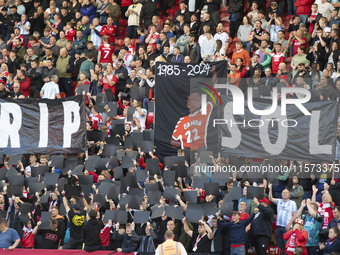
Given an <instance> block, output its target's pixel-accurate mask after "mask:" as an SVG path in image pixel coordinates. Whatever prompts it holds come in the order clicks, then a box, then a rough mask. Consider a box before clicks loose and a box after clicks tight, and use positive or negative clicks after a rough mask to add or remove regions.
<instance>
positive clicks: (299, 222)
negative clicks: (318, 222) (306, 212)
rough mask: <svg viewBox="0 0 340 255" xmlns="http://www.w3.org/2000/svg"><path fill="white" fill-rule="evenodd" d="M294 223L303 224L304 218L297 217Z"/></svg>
mask: <svg viewBox="0 0 340 255" xmlns="http://www.w3.org/2000/svg"><path fill="white" fill-rule="evenodd" d="M294 224H300V225H302V226H303V219H296V220H295V221H294Z"/></svg>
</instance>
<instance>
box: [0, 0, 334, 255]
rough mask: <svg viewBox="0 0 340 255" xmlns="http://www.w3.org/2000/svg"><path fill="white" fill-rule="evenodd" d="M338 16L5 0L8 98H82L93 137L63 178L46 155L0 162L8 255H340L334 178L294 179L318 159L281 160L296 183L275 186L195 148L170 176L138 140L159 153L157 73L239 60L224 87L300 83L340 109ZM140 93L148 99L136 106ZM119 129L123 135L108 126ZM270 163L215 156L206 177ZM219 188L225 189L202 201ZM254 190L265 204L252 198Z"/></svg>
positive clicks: (189, 3)
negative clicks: (16, 254)
mask: <svg viewBox="0 0 340 255" xmlns="http://www.w3.org/2000/svg"><path fill="white" fill-rule="evenodd" d="M339 7H340V2H339V1H338V0H332V1H330V2H328V1H327V0H321V1H320V0H316V1H315V2H314V1H313V0H295V1H294V0H277V1H272V0H267V1H262V0H254V1H252V2H250V1H248V0H246V1H241V0H230V1H228V3H226V1H221V0H204V1H202V0H181V1H180V2H178V1H174V0H169V1H165V0H163V1H162V0H159V1H152V0H146V1H144V0H121V1H117V0H72V1H66V0H65V1H63V0H50V1H47V0H33V1H32V0H28V1H21V0H14V1H13V0H9V1H7V0H0V50H1V51H0V65H1V72H0V98H2V99H4V98H8V97H10V98H14V99H18V100H20V99H23V98H46V99H56V98H65V97H70V96H73V95H75V94H85V97H86V105H87V117H88V121H87V123H86V129H87V131H88V132H90V133H88V134H91V138H90V136H88V144H87V147H88V150H87V152H86V153H80V154H78V155H63V157H62V159H61V160H60V158H59V163H60V162H61V166H60V164H56V163H55V162H56V161H57V160H56V161H55V160H54V159H53V156H50V155H20V157H19V158H17V157H14V156H13V157H9V156H4V159H3V167H2V168H1V169H0V177H1V180H2V182H1V184H2V185H0V190H1V194H0V216H1V222H0V248H8V249H10V250H12V249H16V248H24V249H33V248H37V249H84V250H86V251H95V250H108V251H117V252H123V253H130V252H134V251H135V252H137V251H138V252H151V253H152V252H155V253H156V254H186V253H206V254H213V255H219V254H221V255H222V254H231V255H236V254H237V255H239V254H245V253H247V254H259V255H260V254H267V249H269V248H273V249H272V250H268V251H269V252H271V253H276V254H279V253H280V254H282V255H283V254H288V255H291V254H308V255H316V254H339V253H340V234H339V232H340V207H339V205H340V195H339V194H340V193H339V190H340V182H339V178H340V177H339V176H337V175H336V171H335V167H332V165H331V164H328V163H324V165H323V166H322V167H323V168H325V169H328V170H329V171H328V174H327V173H319V172H315V173H311V174H310V175H308V176H302V175H301V176H299V174H298V173H295V172H293V171H290V170H291V169H293V168H294V166H296V165H298V164H299V165H300V166H304V165H308V163H309V162H295V161H294V162H293V161H286V160H277V161H275V162H272V161H271V162H270V163H272V164H277V165H280V166H283V169H284V171H282V172H281V173H280V175H279V177H278V178H277V179H276V180H270V181H269V179H268V178H266V176H264V177H263V178H262V177H261V178H259V177H258V176H242V175H237V174H231V173H230V174H229V175H226V174H225V175H223V176H221V175H216V176H214V174H208V173H198V172H195V171H194V170H193V167H194V166H195V164H199V163H200V158H198V159H197V158H196V159H197V162H196V163H194V162H191V161H190V160H189V159H188V155H187V153H186V151H185V150H183V149H180V148H179V149H178V156H176V157H169V158H168V160H166V158H165V160H164V162H163V163H161V162H159V159H158V157H157V156H156V153H155V151H154V149H153V148H151V149H148V150H147V149H145V148H148V146H145V147H144V146H136V144H135V143H132V142H131V139H130V138H131V137H132V138H133V131H142V132H143V135H144V134H145V136H144V140H147V141H152V131H153V128H154V124H153V109H152V107H151V106H152V105H153V102H154V101H155V100H157V98H155V96H154V95H155V94H154V90H155V63H156V62H169V63H186V64H199V63H200V62H202V61H203V62H214V61H228V63H229V64H228V77H226V78H228V82H229V83H231V84H234V85H235V86H238V87H240V88H241V89H242V90H243V91H244V92H246V89H247V87H259V88H260V87H261V88H262V87H269V88H274V87H282V86H293V87H301V88H305V89H308V90H310V91H311V92H312V100H315V101H322V100H338V99H339V97H340V61H339V60H340V30H339V29H340V28H339V25H340V17H339V16H338V11H339ZM136 87H137V88H144V89H143V90H141V89H138V91H139V94H138V95H136V94H135V92H136V89H135V88H136ZM141 91H142V92H143V93H141ZM111 92H112V93H111ZM102 93H105V94H110V95H111V96H112V97H113V98H114V100H115V101H116V102H117V105H118V107H117V114H116V113H115V114H114V116H112V114H110V111H111V110H112V108H111V107H109V105H106V104H105V105H104V106H103V105H101V106H99V105H98V104H97V100H98V98H97V95H98V96H99V95H101V94H102ZM264 96H266V95H264ZM297 96H298V95H297ZM131 106H133V107H135V108H134V109H135V110H134V112H132V114H131V116H130V117H129V116H128V115H129V114H128V109H129V108H130V107H131ZM119 119H121V120H126V121H125V122H124V121H123V132H118V131H117V130H113V129H112V125H111V121H113V120H119ZM128 119H129V121H127V120H128ZM102 134H105V136H102ZM337 136H338V138H339V137H340V133H338V134H337ZM145 137H148V138H145ZM338 140H339V141H340V139H338ZM134 142H135V141H134ZM112 145H114V146H116V147H113V146H112ZM112 148H116V150H115V151H113V152H112V153H111V154H110V153H109V152H110V149H112ZM128 156H129V157H130V161H129V162H126V161H125V160H123V159H126V158H128ZM195 156H196V157H198V155H195ZM189 158H190V155H189ZM102 159H104V160H103V161H102ZM150 159H154V160H155V161H150ZM339 159H340V157H337V160H339ZM54 161H55V162H54ZM103 162H104V164H103ZM148 162H156V166H155V164H153V171H155V173H151V172H150V170H149V169H150V166H149V167H148ZM205 163H206V162H205ZM258 163H263V164H266V163H268V161H267V160H260V159H253V160H251V159H240V158H226V157H214V156H212V157H211V162H210V163H209V164H219V165H229V164H230V165H233V164H235V165H238V166H240V165H251V164H258ZM150 164H151V163H150ZM71 165H72V167H70V166H71ZM79 166H80V167H79ZM144 169H148V170H147V171H142V170H144ZM155 169H156V170H155ZM168 170H173V171H171V172H176V175H170V174H169V175H168V174H167V173H168V172H170V171H168ZM332 170H333V171H332ZM141 173H143V174H145V175H144V178H143V177H141V178H139V177H140V175H141ZM52 175H53V176H55V175H58V177H57V179H55V182H54V184H53V183H51V182H50V181H48V180H50V178H52ZM137 176H139V177H138V178H137ZM19 177H20V178H19ZM170 177H171V178H170ZM210 179H211V180H215V181H218V183H219V185H218V186H219V187H218V190H217V191H218V192H216V190H213V191H212V190H211V189H209V191H208V189H205V187H208V186H207V185H205V182H208V180H210ZM204 181H205V182H204ZM199 182H200V184H199ZM211 182H212V183H213V181H211ZM32 183H33V184H39V185H32ZM39 187H40V189H39ZM252 187H256V188H258V189H260V190H261V192H260V193H256V195H254V194H252V195H251V196H250V195H249V194H248V191H249V190H252ZM18 188H19V191H18ZM117 188H118V189H117ZM258 189H257V190H258ZM33 190H34V191H33ZM192 194H194V197H192ZM189 195H191V197H190V196H189ZM228 203H231V208H230V204H228ZM139 212H151V215H150V214H149V215H147V217H146V218H145V217H142V216H141V215H142V214H139ZM183 213H184V215H185V217H184V216H183ZM202 214H203V215H202ZM46 215H47V216H48V218H46ZM143 215H144V214H143ZM197 215H198V216H199V217H196V216H197ZM137 216H138V217H137ZM144 216H145V215H144ZM182 216H183V217H182ZM137 218H138V220H137ZM141 218H142V219H143V220H141ZM46 223H47V225H46ZM157 247H158V248H157ZM277 247H278V248H277ZM163 248H164V249H163Z"/></svg>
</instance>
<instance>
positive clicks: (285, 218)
mask: <svg viewBox="0 0 340 255" xmlns="http://www.w3.org/2000/svg"><path fill="white" fill-rule="evenodd" d="M276 201H277V217H276V226H280V227H287V225H288V223H289V222H290V221H291V219H292V218H293V213H295V212H297V206H296V203H295V201H293V200H288V201H286V202H285V201H283V200H282V199H276Z"/></svg>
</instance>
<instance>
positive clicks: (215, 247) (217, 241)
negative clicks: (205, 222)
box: [211, 216, 223, 255]
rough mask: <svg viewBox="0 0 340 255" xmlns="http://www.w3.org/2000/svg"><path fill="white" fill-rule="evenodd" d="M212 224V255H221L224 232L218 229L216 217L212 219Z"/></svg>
mask: <svg viewBox="0 0 340 255" xmlns="http://www.w3.org/2000/svg"><path fill="white" fill-rule="evenodd" d="M211 223H212V228H211V230H212V231H213V235H214V238H213V239H212V241H211V255H221V254H222V253H223V230H222V229H221V228H219V227H218V224H217V217H216V216H214V217H213V218H212V221H211Z"/></svg>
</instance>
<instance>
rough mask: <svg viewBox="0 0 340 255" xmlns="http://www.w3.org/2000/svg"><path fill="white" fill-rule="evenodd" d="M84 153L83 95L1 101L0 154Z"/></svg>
mask: <svg viewBox="0 0 340 255" xmlns="http://www.w3.org/2000/svg"><path fill="white" fill-rule="evenodd" d="M85 150H86V115H85V99H84V97H83V96H75V97H69V98H67V99H58V100H49V99H40V100H38V99H1V100H0V153H4V154H57V153H79V152H83V151H85Z"/></svg>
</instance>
